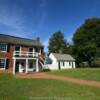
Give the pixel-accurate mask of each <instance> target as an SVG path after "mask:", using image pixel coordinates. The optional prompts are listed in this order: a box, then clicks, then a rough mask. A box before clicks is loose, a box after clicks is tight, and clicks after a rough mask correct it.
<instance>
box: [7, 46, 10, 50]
mask: <svg viewBox="0 0 100 100" xmlns="http://www.w3.org/2000/svg"><path fill="white" fill-rule="evenodd" d="M9 51H10V44H8V45H7V52H9Z"/></svg>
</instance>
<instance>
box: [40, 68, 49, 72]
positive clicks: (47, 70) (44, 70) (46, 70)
mask: <svg viewBox="0 0 100 100" xmlns="http://www.w3.org/2000/svg"><path fill="white" fill-rule="evenodd" d="M49 71H50V69H43V70H42V71H41V72H49Z"/></svg>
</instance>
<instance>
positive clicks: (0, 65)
mask: <svg viewBox="0 0 100 100" xmlns="http://www.w3.org/2000/svg"><path fill="white" fill-rule="evenodd" d="M5 67H6V59H0V68H5Z"/></svg>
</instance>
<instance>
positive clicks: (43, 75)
mask: <svg viewBox="0 0 100 100" xmlns="http://www.w3.org/2000/svg"><path fill="white" fill-rule="evenodd" d="M16 77H17V78H46V79H47V78H48V79H57V80H62V81H66V82H72V83H77V84H83V85H88V86H92V87H100V82H97V81H91V80H82V79H77V78H71V77H64V76H56V75H51V74H47V73H33V74H16Z"/></svg>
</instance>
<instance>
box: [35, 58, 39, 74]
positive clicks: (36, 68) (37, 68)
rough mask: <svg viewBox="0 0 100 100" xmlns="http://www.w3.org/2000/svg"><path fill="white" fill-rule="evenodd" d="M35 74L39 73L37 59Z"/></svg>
mask: <svg viewBox="0 0 100 100" xmlns="http://www.w3.org/2000/svg"><path fill="white" fill-rule="evenodd" d="M36 72H39V66H38V59H36Z"/></svg>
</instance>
